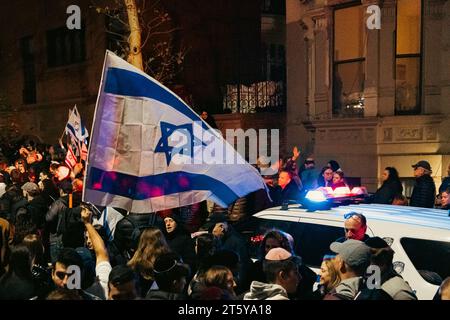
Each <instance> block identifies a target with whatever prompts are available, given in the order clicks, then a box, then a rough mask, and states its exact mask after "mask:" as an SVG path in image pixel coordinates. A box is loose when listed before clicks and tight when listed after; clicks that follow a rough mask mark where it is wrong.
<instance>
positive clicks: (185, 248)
mask: <svg viewBox="0 0 450 320" xmlns="http://www.w3.org/2000/svg"><path fill="white" fill-rule="evenodd" d="M174 210H175V209H174ZM174 210H172V212H171V213H169V215H167V216H166V217H165V218H164V224H165V229H164V235H165V237H166V240H167V243H168V244H169V247H170V248H171V249H172V250H173V251H175V252H176V253H178V254H179V255H180V256H181V257H182V258H183V261H184V262H185V263H187V264H188V265H189V266H190V267H191V269H194V266H195V249H194V242H193V241H192V238H191V235H190V234H189V232H188V231H187V230H186V229H185V227H184V224H183V221H182V219H181V217H180V216H179V215H178V214H177V212H175V211H174Z"/></svg>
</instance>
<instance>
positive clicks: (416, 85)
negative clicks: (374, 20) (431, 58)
mask: <svg viewBox="0 0 450 320" xmlns="http://www.w3.org/2000/svg"><path fill="white" fill-rule="evenodd" d="M421 20H422V4H421V0H398V1H397V28H396V56H395V66H396V67H395V113H396V114H419V113H420V111H421V110H420V109H421V108H420V104H421V103H420V100H421V81H420V79H421V59H422V56H421V46H422V41H421V40H422V39H421V30H422V21H421Z"/></svg>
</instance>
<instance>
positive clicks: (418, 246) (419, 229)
mask: <svg viewBox="0 0 450 320" xmlns="http://www.w3.org/2000/svg"><path fill="white" fill-rule="evenodd" d="M349 212H358V213H362V214H363V215H364V216H365V217H366V218H367V225H368V228H367V234H368V235H369V236H378V237H381V238H384V239H385V240H386V241H387V242H388V243H389V244H390V245H391V247H392V249H393V250H394V251H395V255H394V267H395V269H396V270H397V272H398V273H400V274H401V275H402V277H403V278H404V279H405V280H406V281H407V282H408V283H409V285H410V286H411V287H412V289H413V290H414V291H415V292H416V295H417V297H418V298H419V299H425V300H430V299H433V297H434V295H435V294H436V292H437V290H438V285H437V284H438V281H439V280H438V279H439V277H440V278H442V279H445V278H446V277H448V276H450V217H449V216H448V211H446V210H438V209H425V208H417V207H407V206H393V205H379V204H351V205H342V206H338V207H332V208H329V209H328V208H327V209H319V210H311V209H307V208H305V207H303V206H302V205H298V204H295V205H289V206H285V207H275V208H270V209H267V210H264V211H262V212H259V213H257V214H255V215H254V216H253V217H252V221H253V222H252V225H253V226H252V227H251V228H249V229H247V230H252V231H251V233H252V234H251V236H252V239H258V236H259V240H260V239H261V238H260V235H263V234H264V233H265V231H267V230H269V229H272V228H279V229H281V230H283V231H285V232H288V233H290V234H291V235H292V236H293V238H294V242H295V243H294V250H295V252H296V254H298V255H299V256H301V257H302V258H303V261H304V263H305V264H306V265H308V266H309V267H311V268H312V269H313V270H314V271H316V273H318V271H319V270H320V264H321V262H322V258H323V255H324V254H326V253H329V252H330V251H329V245H330V243H332V242H333V241H334V240H336V239H337V238H339V237H342V236H344V220H345V219H344V215H345V214H347V213H349ZM242 231H244V230H242ZM244 232H245V231H244ZM249 232H250V231H249ZM255 236H256V237H255Z"/></svg>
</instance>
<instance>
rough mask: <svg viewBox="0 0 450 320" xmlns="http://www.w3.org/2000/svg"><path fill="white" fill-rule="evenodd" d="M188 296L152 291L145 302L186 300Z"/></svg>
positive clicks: (148, 293)
mask: <svg viewBox="0 0 450 320" xmlns="http://www.w3.org/2000/svg"><path fill="white" fill-rule="evenodd" d="M186 299H187V298H186V296H185V295H183V294H180V293H173V292H166V291H162V290H150V291H149V292H147V295H146V296H145V300H186Z"/></svg>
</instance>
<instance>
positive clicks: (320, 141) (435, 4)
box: [286, 0, 450, 195]
mask: <svg viewBox="0 0 450 320" xmlns="http://www.w3.org/2000/svg"><path fill="white" fill-rule="evenodd" d="M286 9H287V10H286V13H287V16H286V25H287V44H286V45H287V86H288V90H287V92H288V97H287V99H288V101H287V115H286V117H287V144H288V145H294V144H300V145H302V146H306V150H307V152H309V153H313V154H314V155H315V157H316V159H317V162H318V163H319V164H320V165H322V164H326V162H327V161H328V160H330V159H334V160H337V161H338V162H339V163H340V164H341V166H342V168H343V169H344V171H345V172H346V174H347V175H348V176H353V177H361V179H362V183H363V184H364V185H367V186H368V187H369V190H371V191H374V190H375V189H376V187H377V186H378V185H379V183H380V179H379V177H380V176H381V173H382V172H383V170H384V168H385V167H387V166H394V167H396V168H397V169H398V171H399V174H400V176H401V179H402V180H404V182H405V186H406V193H407V195H408V194H409V192H410V186H411V184H412V182H413V170H412V168H411V165H412V164H414V163H416V162H417V161H418V160H422V159H424V160H427V161H429V162H430V164H431V166H432V169H433V178H434V179H435V182H436V184H437V185H438V186H439V184H440V181H441V177H444V176H446V175H447V166H448V165H449V163H450V130H449V129H448V128H449V125H450V32H449V30H450V1H448V0H406V1H405V0H384V1H379V0H362V1H345V0H309V1H308V0H302V1H301V0H287V1H286ZM373 10H375V11H373ZM376 18H379V19H380V20H379V21H380V22H381V24H380V25H379V28H373V27H374V25H373V24H371V23H373V22H374V21H376V20H373V19H376ZM368 21H369V23H368Z"/></svg>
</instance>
